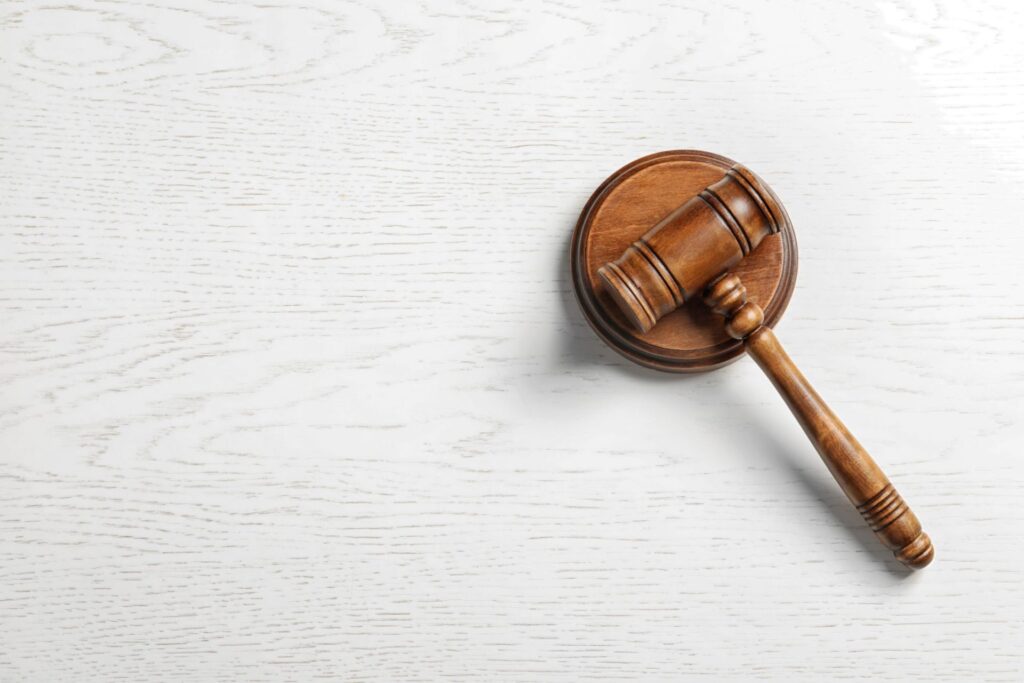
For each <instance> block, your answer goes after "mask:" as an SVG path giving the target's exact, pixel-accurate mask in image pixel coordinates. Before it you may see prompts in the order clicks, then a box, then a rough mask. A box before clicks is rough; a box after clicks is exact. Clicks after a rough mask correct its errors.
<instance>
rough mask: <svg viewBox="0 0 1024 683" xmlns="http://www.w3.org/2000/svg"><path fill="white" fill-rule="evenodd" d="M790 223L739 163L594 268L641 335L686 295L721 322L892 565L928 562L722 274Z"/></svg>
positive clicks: (913, 530)
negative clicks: (765, 378)
mask: <svg viewBox="0 0 1024 683" xmlns="http://www.w3.org/2000/svg"><path fill="white" fill-rule="evenodd" d="M786 221H788V217H787V216H786V213H785V211H783V210H782V208H781V207H780V206H779V204H778V202H777V200H776V199H775V197H774V195H773V194H772V193H771V192H770V191H769V190H768V189H767V188H766V187H765V185H764V184H763V183H762V181H761V180H760V179H759V178H758V177H757V176H756V175H754V174H753V173H752V172H751V171H749V170H748V169H746V168H744V167H743V166H740V165H738V164H737V165H735V166H733V167H732V168H730V169H729V170H728V171H727V172H726V174H725V177H723V178H722V179H721V180H719V181H717V182H715V183H714V184H712V185H709V186H708V187H706V188H705V189H704V190H702V191H701V192H700V193H699V194H698V195H696V196H694V197H692V198H691V199H690V200H689V201H687V202H686V203H685V204H683V205H682V206H680V207H679V208H677V209H676V210H675V211H673V212H672V213H670V214H669V215H668V216H666V217H665V218H664V219H663V220H661V221H660V222H659V223H658V224H657V225H655V226H654V227H653V228H651V230H649V231H648V232H647V233H646V234H645V235H644V236H643V237H641V238H640V239H639V240H637V241H636V242H634V243H633V244H632V245H631V246H629V247H628V248H627V249H626V250H625V251H624V252H623V253H622V255H621V256H620V257H619V258H617V259H616V260H615V261H612V262H610V263H607V264H605V265H604V266H602V267H601V268H600V269H599V270H598V275H599V276H600V278H601V280H602V281H603V283H604V285H605V287H606V288H607V290H608V292H609V293H610V294H611V296H612V298H613V299H614V300H615V302H616V304H618V306H619V308H621V309H622V311H623V313H625V315H626V316H627V317H628V318H629V320H630V321H631V322H632V324H633V325H634V326H635V327H636V328H637V329H638V330H640V331H641V332H647V331H648V330H650V329H651V328H652V327H654V325H655V324H656V323H657V322H658V320H659V319H660V318H661V317H663V316H664V315H666V314H667V313H670V312H671V311H673V310H675V309H676V308H677V307H679V306H680V305H682V304H683V303H684V302H685V301H687V300H689V299H690V298H691V297H693V296H697V295H700V296H702V298H703V299H704V301H705V302H706V303H707V304H708V306H710V307H711V308H712V309H713V310H714V311H715V312H716V313H718V314H719V315H721V316H723V317H724V318H725V321H726V323H725V329H726V332H727V333H728V334H729V336H731V337H732V338H734V339H737V340H740V341H741V342H742V343H743V345H744V347H745V349H746V351H747V352H748V353H749V354H750V356H751V357H752V358H753V359H754V361H755V362H756V363H757V364H758V366H760V368H761V369H762V370H763V371H764V373H765V374H766V375H768V378H769V379H770V380H771V381H772V384H774V385H775V388H776V389H777V390H778V392H779V393H780V394H781V395H782V397H783V399H785V401H786V403H787V404H788V405H789V408H790V410H792V412H793V415H795V416H796V419H797V421H799V423H800V426H801V427H803V430H804V432H805V433H806V434H807V437H808V438H809V439H810V440H811V443H813V444H814V447H815V448H816V449H817V451H818V453H819V454H820V455H821V458H822V460H824V461H825V464H826V465H827V466H828V468H829V470H830V471H831V472H832V475H833V476H834V477H835V479H836V481H837V482H838V483H839V486H840V487H842V489H843V491H844V492H845V493H846V496H847V497H848V498H849V499H850V502H852V503H853V504H854V505H855V506H856V507H857V510H858V511H859V512H860V514H861V516H862V517H863V518H864V520H865V521H866V522H867V523H868V525H869V526H870V527H871V529H872V531H874V532H875V535H876V536H877V537H878V539H879V540H880V541H881V542H882V544H884V545H885V546H886V547H887V548H889V549H890V550H892V551H893V554H894V555H895V556H896V559H898V560H899V561H900V562H902V563H903V564H904V565H906V566H907V567H910V568H912V569H919V568H921V567H924V566H926V565H927V564H928V563H929V562H931V561H932V558H933V557H934V555H935V551H934V548H933V547H932V542H931V539H929V538H928V534H926V533H924V532H923V531H922V530H921V523H920V522H919V521H918V519H917V517H916V516H915V515H914V513H913V512H912V511H911V509H910V508H909V507H908V506H907V504H906V502H905V501H904V500H903V497H902V496H900V494H899V493H898V492H897V491H896V489H895V488H894V487H893V485H892V483H891V482H890V481H889V479H888V478H887V477H886V476H885V474H884V473H883V472H882V470H881V468H879V466H878V465H877V464H876V463H875V461H874V460H873V459H872V458H871V456H870V455H868V453H867V452H866V451H865V450H864V448H863V447H862V446H861V445H860V444H859V443H858V442H857V439H855V438H854V437H853V435H852V434H851V433H850V432H849V430H847V428H846V426H845V425H843V423H842V422H841V421H840V420H839V418H838V417H836V415H835V413H833V412H832V410H831V409H829V407H828V405H826V403H825V401H823V400H822V398H821V397H820V396H819V395H818V393H817V392H816V391H815V390H814V388H813V387H812V386H811V385H810V383H809V382H808V381H807V379H806V378H805V377H804V376H803V374H801V372H800V370H799V369H797V367H796V365H794V364H793V361H792V360H791V359H790V358H789V356H788V355H787V354H786V352H785V350H784V349H783V348H782V345H781V344H780V343H779V340H778V339H777V338H776V337H775V333H774V332H772V330H771V328H770V327H768V326H767V325H764V324H763V322H764V313H763V311H762V310H761V307H760V306H758V305H757V304H755V303H753V302H751V301H748V300H747V292H746V288H745V287H744V286H743V283H742V282H740V279H739V277H737V276H736V275H735V274H732V273H730V272H729V270H730V269H731V268H733V267H734V266H735V265H736V264H738V263H739V262H740V261H741V260H742V259H743V257H744V256H746V255H747V254H749V253H750V252H751V251H753V250H754V249H755V248H757V245H758V244H760V243H761V241H762V240H763V239H764V238H765V237H766V236H768V235H771V234H774V233H778V232H779V231H780V230H781V229H782V226H783V225H784V224H785V222H786Z"/></svg>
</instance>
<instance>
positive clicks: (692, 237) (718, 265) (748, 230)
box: [598, 164, 789, 332]
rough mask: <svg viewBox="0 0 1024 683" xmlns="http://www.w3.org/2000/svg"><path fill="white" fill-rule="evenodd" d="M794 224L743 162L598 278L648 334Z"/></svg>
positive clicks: (650, 233)
mask: <svg viewBox="0 0 1024 683" xmlns="http://www.w3.org/2000/svg"><path fill="white" fill-rule="evenodd" d="M788 225H789V217H788V216H787V215H786V212H785V210H784V209H783V208H782V204H781V203H780V202H779V199H778V197H776V196H775V194H774V193H773V192H772V191H771V189H770V188H769V187H768V186H767V185H766V184H765V183H764V182H763V181H762V180H761V179H760V178H758V177H757V176H756V175H754V173H752V172H751V171H750V170H749V169H747V168H745V167H743V166H741V165H739V164H736V165H734V166H732V167H731V168H730V169H729V170H728V171H726V173H725V176H724V177H723V178H722V179H721V180H719V181H717V182H715V183H713V184H711V185H709V186H707V187H706V188H704V189H703V190H702V191H701V192H700V193H699V194H697V195H695V196H694V197H691V198H690V199H689V201H687V202H686V203H685V204H683V205H682V206H680V207H679V208H677V209H675V210H674V211H672V212H671V213H670V214H668V215H667V216H665V218H663V219H662V220H661V221H660V222H659V223H658V224H657V225H655V226H654V227H653V228H651V229H650V230H649V231H648V232H647V233H646V234H645V235H644V236H643V237H641V238H640V239H639V240H637V241H636V242H634V243H633V244H632V245H630V246H629V247H628V248H627V249H626V250H625V251H624V252H623V253H622V255H621V256H619V258H617V259H616V260H614V261H612V262H610V263H606V264H605V265H603V266H602V267H601V268H600V269H599V270H598V276H599V277H600V278H601V281H602V282H603V284H604V286H605V287H606V288H607V290H608V292H609V293H610V294H611V296H612V298H613V299H614V300H615V302H616V303H617V304H618V306H619V307H620V308H621V309H622V311H623V312H624V313H625V314H626V316H627V317H628V318H629V320H630V321H631V322H632V323H633V325H635V326H636V328H637V329H638V330H640V331H641V332H647V331H648V330H650V329H651V328H652V327H654V324H655V323H657V322H658V320H659V319H660V318H661V317H662V316H664V315H665V314H666V313H669V312H671V311H673V310H675V309H676V308H677V307H678V306H680V305H682V303H683V302H684V301H687V300H688V299H689V298H690V297H692V296H694V295H700V293H701V292H702V291H703V290H704V288H705V287H706V286H707V285H708V284H709V283H711V282H712V281H714V280H715V279H716V278H718V277H719V276H720V275H722V274H723V273H725V272H726V271H727V270H729V269H730V268H732V267H733V266H734V265H736V264H737V263H739V261H740V260H741V259H742V258H743V257H744V256H746V255H747V254H749V253H750V252H751V251H753V250H754V249H756V248H757V245H758V244H760V243H761V240H762V239H764V238H765V237H766V236H767V235H771V234H774V233H777V232H780V231H781V230H782V229H783V228H785V227H787V226H788Z"/></svg>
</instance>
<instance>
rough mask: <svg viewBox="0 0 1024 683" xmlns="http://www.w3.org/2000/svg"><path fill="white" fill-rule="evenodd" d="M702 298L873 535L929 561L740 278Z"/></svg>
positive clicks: (912, 527)
mask: <svg viewBox="0 0 1024 683" xmlns="http://www.w3.org/2000/svg"><path fill="white" fill-rule="evenodd" d="M704 301H705V302H706V303H707V305H708V306H710V307H711V308H712V310H714V311H715V313H718V314H719V315H721V316H723V317H724V318H725V319H726V326H725V327H726V330H727V331H728V332H729V335H730V336H732V337H733V338H735V339H739V340H742V341H743V343H744V345H745V346H746V349H747V352H748V353H749V354H750V356H751V357H752V358H753V359H754V361H755V362H756V363H757V364H758V366H760V368H761V369H762V370H763V371H764V373H765V374H766V375H768V378H769V379H770V380H771V381H772V384H774V385H775V388H776V389H777V390H778V392H779V393H780V394H781V395H782V398H783V399H785V401H786V404H787V405H788V406H789V409H790V410H791V411H793V415H794V416H796V419H797V421H798V422H799V423H800V426H801V427H803V430H804V433H805V434H807V438H809V439H810V440H811V443H812V444H814V447H815V449H817V451H818V454H819V455H821V459H822V460H824V461H825V465H827V466H828V469H829V471H830V472H832V476H833V477H835V479H836V481H837V482H839V486H840V487H841V488H842V489H843V492H844V493H845V494H846V497H847V498H849V499H850V502H851V503H853V504H854V505H855V506H856V507H857V511H858V512H860V514H861V516H862V517H863V518H864V521H866V522H867V523H868V526H870V527H871V530H872V531H874V532H875V535H876V536H877V537H878V540H879V541H881V542H882V544H883V545H884V546H885V547H886V548H889V549H890V550H892V551H893V554H895V556H896V559H897V560H899V561H900V562H902V563H903V564H905V565H906V566H908V567H910V568H912V569H920V568H921V567H924V566H926V565H927V564H928V563H929V562H931V561H932V559H933V558H934V556H935V550H934V548H933V547H932V542H931V539H930V538H928V534H926V533H924V532H923V531H922V530H921V523H920V522H919V521H918V519H917V516H916V515H915V514H914V513H913V511H912V510H911V509H910V508H909V507H908V506H907V503H906V501H904V500H903V497H902V496H900V494H899V493H898V492H897V491H896V489H895V488H893V485H892V483H890V482H889V479H888V477H886V476H885V474H884V473H883V472H882V470H881V468H880V467H879V466H878V465H877V464H876V463H875V461H874V460H873V459H872V458H871V456H870V455H868V453H867V451H865V450H864V448H863V447H862V446H861V445H860V443H859V442H858V441H857V439H855V438H854V436H853V435H852V434H851V433H850V431H849V430H848V429H847V428H846V426H845V425H844V424H843V423H842V422H841V421H840V420H839V418H838V417H836V415H835V413H833V412H832V410H831V409H830V408H829V407H828V405H827V404H826V403H825V401H823V400H822V398H821V396H819V395H818V392H816V391H815V390H814V387H812V386H811V384H810V382H808V381H807V379H806V378H805V377H804V376H803V374H802V373H801V372H800V370H799V369H797V367H796V365H794V364H793V361H792V360H791V359H790V357H789V355H788V354H787V353H786V351H785V350H784V349H783V348H782V344H780V343H779V340H778V338H777V337H776V336H775V333H774V332H773V331H772V330H771V329H770V328H768V327H765V326H764V325H763V324H762V323H763V321H764V314H763V313H762V311H761V307H760V306H758V305H757V304H755V303H752V302H750V301H747V293H746V288H745V287H744V286H743V283H742V282H740V279H739V277H737V276H736V275H734V274H731V273H730V274H727V275H724V276H722V277H720V278H719V279H718V280H716V281H715V282H713V283H712V284H711V286H709V287H708V289H707V291H706V292H705V295H704Z"/></svg>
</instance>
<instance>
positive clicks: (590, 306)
mask: <svg viewBox="0 0 1024 683" xmlns="http://www.w3.org/2000/svg"><path fill="white" fill-rule="evenodd" d="M734 163H735V162H733V161H732V160H731V159H727V158H725V157H723V156H719V155H717V154H711V153H710V152H699V151H695V150H677V151H670V152H660V153H658V154H652V155H650V156H646V157H643V158H642V159H637V160H636V161H634V162H632V163H630V164H627V165H626V166H624V167H622V168H621V169H619V170H618V171H616V172H615V173H613V174H612V175H611V176H610V177H609V178H608V179H607V180H605V181H604V182H603V183H601V185H600V187H598V188H597V190H595V191H594V194H593V195H591V197H590V200H589V201H587V204H586V206H585V207H584V208H583V212H582V213H581V214H580V218H579V221H578V222H577V223H576V229H575V231H574V232H573V236H572V245H571V249H570V255H569V263H570V268H571V270H572V281H573V287H574V288H575V290H576V298H577V300H578V301H579V303H580V307H581V308H582V309H583V314H584V316H585V317H586V319H587V322H588V323H590V326H591V327H593V328H594V331H595V332H597V334H598V335H599V336H600V337H601V338H602V339H603V340H604V341H605V342H606V343H607V344H608V345H609V346H611V347H612V348H613V349H615V350H616V351H618V352H619V353H621V354H622V355H623V356H625V357H626V358H628V359H630V360H632V361H634V362H636V363H639V364H641V365H645V366H647V367H650V368H654V369H656V370H664V371H667V372H703V371H705V370H713V369H715V368H719V367H721V366H723V365H726V364H728V363H731V362H732V361H734V360H736V359H737V358H739V356H740V355H742V354H743V344H742V342H740V341H737V340H735V339H732V338H731V337H729V335H728V334H726V332H725V321H724V319H723V318H722V317H721V316H717V315H715V314H714V313H712V312H711V310H710V309H708V307H707V306H706V305H705V304H704V302H703V301H701V300H700V297H696V296H695V297H693V298H692V299H690V300H689V301H687V302H686V303H685V304H683V305H682V306H681V307H679V308H678V309H676V310H675V311H673V312H671V313H669V314H667V315H666V316H665V317H664V318H662V319H661V320H660V321H659V322H658V323H657V324H656V325H655V326H654V327H653V328H651V330H650V331H649V332H647V333H641V332H639V331H638V330H637V329H636V328H634V327H633V326H632V325H631V324H630V323H629V322H628V321H627V319H626V317H625V316H624V315H623V314H622V312H621V311H620V309H619V307H618V306H617V305H616V304H615V302H614V301H613V300H612V298H611V295H610V294H609V293H608V292H607V291H606V290H605V289H604V285H603V284H602V283H601V280H600V278H599V277H598V276H597V269H598V268H600V267H601V266H603V265H604V264H605V263H608V262H609V261H613V260H615V259H616V258H618V256H619V255H620V254H621V253H622V252H623V250H624V249H625V248H626V247H628V246H629V245H630V244H631V243H632V242H633V241H635V240H636V239H637V238H638V237H640V236H641V235H643V234H644V233H646V232H647V231H648V230H649V229H650V228H652V227H653V226H654V225H655V224H657V223H658V221H659V220H661V219H662V218H664V217H665V216H666V215H667V214H669V213H670V212H671V211H672V210H674V209H675V208H676V207H678V206H680V205H682V204H684V203H685V202H686V201H687V200H688V199H690V197H692V196H694V195H696V194H698V193H699V192H700V191H701V190H703V189H704V188H705V187H707V186H708V185H710V184H712V183H714V182H716V181H717V180H719V179H720V178H721V177H722V176H723V175H725V172H726V171H727V170H728V169H729V168H730V167H731V166H732V165H733V164H734ZM779 206H780V207H781V206H782V203H781V202H779ZM784 223H785V225H784V227H783V229H782V230H781V231H780V232H779V233H777V234H774V235H769V236H767V237H765V238H764V240H763V241H762V242H761V244H760V245H759V246H758V247H757V248H756V249H754V250H753V251H752V252H751V253H750V254H749V255H747V256H746V257H745V258H744V259H743V260H742V261H740V263H739V264H738V265H737V266H736V267H735V268H734V269H733V271H732V272H734V273H736V274H737V275H738V276H739V277H740V279H741V280H742V281H743V284H744V285H745V286H746V288H747V296H748V297H749V299H750V300H751V301H753V302H754V303H756V304H758V305H759V306H761V308H762V309H763V310H764V315H765V324H766V325H768V326H774V325H775V323H776V322H777V321H778V320H779V318H780V317H781V316H782V313H783V311H785V310H786V305H787V304H788V303H789V298H790V296H791V295H792V293H793V286H794V284H795V283H796V272H797V246H796V235H795V234H794V233H793V228H792V225H791V223H790V221H789V220H788V217H787V220H786V221H784Z"/></svg>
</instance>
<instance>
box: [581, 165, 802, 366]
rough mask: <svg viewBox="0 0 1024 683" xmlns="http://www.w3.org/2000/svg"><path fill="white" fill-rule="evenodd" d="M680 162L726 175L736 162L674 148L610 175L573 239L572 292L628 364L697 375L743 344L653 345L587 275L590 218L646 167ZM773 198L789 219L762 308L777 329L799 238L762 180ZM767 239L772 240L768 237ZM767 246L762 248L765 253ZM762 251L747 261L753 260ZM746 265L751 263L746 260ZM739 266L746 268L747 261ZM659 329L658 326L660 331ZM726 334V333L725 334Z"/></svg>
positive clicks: (711, 321)
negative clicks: (613, 309) (613, 307)
mask: <svg viewBox="0 0 1024 683" xmlns="http://www.w3.org/2000/svg"><path fill="white" fill-rule="evenodd" d="M675 161H688V162H694V163H700V164H705V165H711V166H716V167H719V168H721V170H722V174H723V175H724V174H725V171H727V170H728V169H729V168H731V167H732V166H734V165H735V163H736V162H734V161H732V160H731V159H728V158H726V157H723V156H721V155H718V154H713V153H711V152H702V151H699V150H669V151H665V152H657V153H655V154H650V155H648V156H645V157H642V158H640V159H636V160H635V161H632V162H630V163H628V164H626V165H625V166H623V167H622V168H620V169H619V170H618V171H616V172H615V173H613V174H612V175H610V176H609V177H608V178H607V179H606V180H605V181H604V182H603V183H601V185H599V186H598V188H597V189H596V190H594V193H593V194H592V195H591V196H590V199H589V200H587V203H586V205H584V207H583V211H582V212H581V213H580V217H579V220H578V221H577V223H576V227H575V229H574V230H573V235H572V240H571V242H570V247H569V267H570V270H571V273H572V282H573V289H574V291H575V294H576V300H577V301H578V302H579V304H580V308H581V309H582V310H583V314H584V317H585V318H586V320H587V323H588V324H589V325H590V326H591V328H593V330H594V331H595V332H596V333H597V334H598V336H599V337H601V339H603V340H604V342H605V343H607V344H608V345H609V346H611V347H612V348H613V349H615V350H616V351H617V352H619V353H620V354H622V355H623V356H625V357H626V358H628V359H629V360H631V361H633V362H635V363H639V364H640V365H644V366H646V367H649V368H653V369H655V370H661V371H665V372H676V373H695V372H705V371H707V370H714V369H716V368H720V367H722V366H724V365H727V364H729V363H732V362H734V361H735V360H736V359H737V358H739V357H740V356H741V355H743V353H744V347H743V343H742V342H740V341H737V340H734V339H731V338H727V337H726V338H724V339H723V340H722V341H721V342H720V343H716V344H713V345H710V346H702V347H699V348H692V349H668V348H665V347H660V346H657V345H655V344H652V343H650V341H649V340H648V339H645V337H647V336H648V335H645V334H643V333H641V332H639V331H638V330H636V329H634V328H632V327H631V326H630V325H628V324H626V323H625V322H624V317H623V316H622V315H621V314H620V313H617V312H616V313H609V311H608V310H606V307H605V306H604V305H603V304H602V303H601V301H600V300H599V298H598V296H597V294H596V292H595V291H594V290H593V287H592V285H591V283H590V278H588V274H587V263H586V259H585V258H584V256H585V254H584V251H585V249H586V248H587V247H588V238H589V229H590V225H591V220H592V219H593V218H594V215H595V214H596V212H597V209H598V208H599V207H600V206H601V203H602V202H603V200H604V199H605V198H607V197H608V196H609V193H610V192H611V191H612V190H613V189H614V188H615V187H617V186H618V185H619V184H620V183H622V182H623V181H624V180H626V179H627V178H629V177H630V176H631V175H633V174H635V173H637V172H639V171H642V170H644V169H647V168H649V167H651V166H653V165H656V164H662V163H666V162H675ZM760 185H761V187H762V188H763V189H765V190H766V191H767V192H768V193H769V194H770V196H771V199H772V200H774V203H775V204H776V205H777V207H778V208H779V209H780V210H781V211H782V213H783V215H784V217H785V220H784V221H783V222H782V223H783V225H782V229H781V231H780V233H779V238H780V239H781V240H782V243H781V259H780V260H779V262H778V263H777V264H772V265H771V268H772V272H773V274H775V275H777V277H778V284H777V286H776V288H775V291H774V292H773V294H772V295H771V298H770V300H769V301H768V302H767V303H764V304H762V308H763V309H764V315H765V322H764V324H765V325H768V326H769V327H773V326H774V325H775V323H777V322H778V320H779V318H781V316H782V313H783V312H784V311H785V310H786V306H787V305H788V304H789V299H790V297H791V296H792V294H793V287H794V285H795V283H796V274H797V262H798V256H797V244H796V235H795V234H794V232H793V227H792V223H791V221H790V220H789V216H788V215H786V214H785V208H784V207H783V205H782V202H781V201H780V200H779V198H778V197H777V196H776V195H775V193H774V192H773V191H772V190H771V188H770V187H768V185H767V183H765V182H764V181H763V180H762V181H761V183H760ZM653 225H654V224H653V223H652V224H651V225H649V226H646V227H644V228H642V229H641V230H639V232H638V233H637V235H636V237H640V235H642V234H643V233H644V232H646V231H647V230H648V229H649V228H650V227H653ZM766 239H767V238H766ZM763 247H764V244H762V246H761V247H758V249H761V248H763ZM756 256H757V250H755V251H754V252H753V253H751V254H750V255H749V256H748V257H747V258H748V259H754V258H756ZM744 261H746V259H745V260H744ZM739 267H742V263H741V265H740V266H739ZM686 305H687V306H690V305H696V306H703V303H701V302H699V301H691V302H688V303H687V304H686ZM693 324H697V323H693V322H687V321H685V320H683V319H682V317H681V316H676V317H674V318H673V317H666V318H665V319H664V320H662V321H661V322H659V323H658V325H693ZM703 324H707V325H716V326H721V325H722V321H721V319H720V318H718V317H717V316H711V315H708V316H707V317H706V322H705V323H703ZM655 329H657V328H655ZM723 336H725V335H723Z"/></svg>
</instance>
